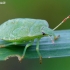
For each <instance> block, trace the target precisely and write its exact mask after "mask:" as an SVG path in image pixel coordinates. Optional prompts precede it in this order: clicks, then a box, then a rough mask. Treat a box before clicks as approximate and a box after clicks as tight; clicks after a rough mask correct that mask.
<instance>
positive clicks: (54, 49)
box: [0, 30, 70, 60]
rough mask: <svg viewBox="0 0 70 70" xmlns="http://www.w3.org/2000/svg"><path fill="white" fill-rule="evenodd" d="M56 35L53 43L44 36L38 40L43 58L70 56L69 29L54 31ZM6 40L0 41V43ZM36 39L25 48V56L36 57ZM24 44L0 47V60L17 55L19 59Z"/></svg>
mask: <svg viewBox="0 0 70 70" xmlns="http://www.w3.org/2000/svg"><path fill="white" fill-rule="evenodd" d="M55 34H56V36H57V35H60V38H59V39H57V40H56V41H55V43H54V44H53V43H52V42H51V40H50V38H49V37H44V38H42V39H41V40H40V52H41V54H42V57H43V58H56V57H67V56H70V30H58V31H55ZM4 43H6V42H4V41H0V44H4ZM35 46H36V40H35V42H34V44H33V45H32V46H31V47H29V48H28V49H27V52H26V55H25V58H38V55H37V52H36V47H35ZM23 49H24V45H18V46H17V45H16V46H14V45H12V46H9V47H5V48H0V60H6V59H7V58H8V57H10V56H11V57H14V56H18V59H19V60H20V58H21V56H22V53H23Z"/></svg>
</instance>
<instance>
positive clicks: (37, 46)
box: [36, 39, 42, 64]
mask: <svg viewBox="0 0 70 70" xmlns="http://www.w3.org/2000/svg"><path fill="white" fill-rule="evenodd" d="M36 51H37V53H38V55H39V58H40V64H41V63H42V56H41V54H40V52H39V39H38V41H37V45H36Z"/></svg>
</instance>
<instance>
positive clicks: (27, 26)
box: [0, 18, 58, 63]
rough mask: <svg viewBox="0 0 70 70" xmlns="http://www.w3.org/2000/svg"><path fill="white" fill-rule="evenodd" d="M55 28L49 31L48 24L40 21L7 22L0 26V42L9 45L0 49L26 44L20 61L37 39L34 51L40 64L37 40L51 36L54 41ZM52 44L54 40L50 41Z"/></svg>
mask: <svg viewBox="0 0 70 70" xmlns="http://www.w3.org/2000/svg"><path fill="white" fill-rule="evenodd" d="M56 28H57V27H55V28H54V29H53V30H52V29H50V28H49V25H48V22H47V21H45V20H40V19H29V18H16V19H11V20H8V21H6V22H4V23H3V24H1V25H0V40H4V41H7V42H9V44H6V45H0V47H6V46H9V45H15V44H16V45H18V44H22V43H25V42H26V43H27V44H26V46H25V48H24V51H23V55H22V57H21V59H22V58H24V56H25V53H26V50H27V48H28V47H30V46H31V45H32V44H33V42H34V40H35V39H37V44H36V51H37V53H38V55H39V58H40V63H41V61H42V56H41V54H40V52H39V40H40V39H41V38H42V37H44V36H49V37H50V38H51V36H53V37H54V39H57V38H58V36H55V34H54V30H55V29H56ZM51 40H52V38H51ZM52 42H54V40H52Z"/></svg>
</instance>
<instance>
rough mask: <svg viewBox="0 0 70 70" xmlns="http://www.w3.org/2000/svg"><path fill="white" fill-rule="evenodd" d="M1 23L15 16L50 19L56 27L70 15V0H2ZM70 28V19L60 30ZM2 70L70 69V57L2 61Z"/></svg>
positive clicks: (51, 24)
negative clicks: (40, 60)
mask: <svg viewBox="0 0 70 70" xmlns="http://www.w3.org/2000/svg"><path fill="white" fill-rule="evenodd" d="M3 1H5V2H6V4H3V5H2V4H0V24H1V23H3V22H5V21H7V20H9V19H13V18H36V19H45V20H47V21H48V23H49V25H50V28H52V29H53V28H54V27H55V26H56V25H58V24H59V23H60V22H61V21H62V20H63V19H64V18H65V17H67V16H68V15H70V0H0V2H3ZM61 29H62V30H63V29H70V20H68V21H66V22H65V23H64V24H63V25H61V26H60V27H59V28H58V30H61ZM0 70H70V57H65V58H50V59H43V63H42V64H41V65H40V64H39V59H24V60H23V61H22V62H21V63H20V62H18V60H17V58H10V59H8V60H7V61H0Z"/></svg>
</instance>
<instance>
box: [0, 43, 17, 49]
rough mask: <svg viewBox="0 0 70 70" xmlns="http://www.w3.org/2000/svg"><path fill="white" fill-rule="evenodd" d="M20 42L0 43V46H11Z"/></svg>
mask: <svg viewBox="0 0 70 70" xmlns="http://www.w3.org/2000/svg"><path fill="white" fill-rule="evenodd" d="M17 44H18V43H16V42H12V43H8V44H3V45H0V48H1V47H7V46H10V45H17Z"/></svg>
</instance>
